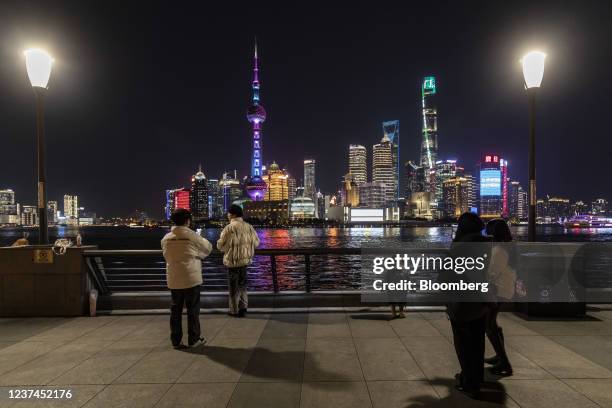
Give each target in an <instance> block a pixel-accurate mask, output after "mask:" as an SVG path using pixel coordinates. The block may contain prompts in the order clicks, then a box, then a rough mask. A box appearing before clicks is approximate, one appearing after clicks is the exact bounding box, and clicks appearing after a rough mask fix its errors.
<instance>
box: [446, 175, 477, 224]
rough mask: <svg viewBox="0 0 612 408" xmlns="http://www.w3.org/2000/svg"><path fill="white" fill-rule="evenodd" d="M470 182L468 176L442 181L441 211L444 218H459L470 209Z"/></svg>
mask: <svg viewBox="0 0 612 408" xmlns="http://www.w3.org/2000/svg"><path fill="white" fill-rule="evenodd" d="M470 188H471V187H470V182H469V180H468V179H467V178H465V177H461V176H457V177H452V178H448V179H445V180H444V181H443V182H442V199H441V200H440V202H441V203H442V206H441V212H442V214H441V215H442V217H443V218H459V216H460V215H461V214H463V213H464V212H467V211H469V209H470V207H469V205H468V202H469V193H470Z"/></svg>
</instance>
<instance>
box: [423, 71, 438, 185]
mask: <svg viewBox="0 0 612 408" xmlns="http://www.w3.org/2000/svg"><path fill="white" fill-rule="evenodd" d="M435 97H436V78H435V77H433V76H428V77H425V78H423V86H422V87H421V104H422V107H423V139H422V142H421V163H420V165H421V167H423V168H424V170H425V175H426V179H427V180H426V186H425V191H431V192H433V191H432V190H433V189H434V188H433V184H434V183H433V181H432V177H433V176H434V174H433V173H432V170H433V169H434V167H435V164H436V161H437V160H438V111H437V109H436V104H435Z"/></svg>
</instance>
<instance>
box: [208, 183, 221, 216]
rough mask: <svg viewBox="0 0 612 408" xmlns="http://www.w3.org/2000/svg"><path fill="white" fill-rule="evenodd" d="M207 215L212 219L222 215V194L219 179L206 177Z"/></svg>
mask: <svg viewBox="0 0 612 408" xmlns="http://www.w3.org/2000/svg"><path fill="white" fill-rule="evenodd" d="M208 215H209V217H210V218H212V219H219V218H221V217H222V216H223V196H222V195H221V189H220V186H219V179H213V178H209V179H208Z"/></svg>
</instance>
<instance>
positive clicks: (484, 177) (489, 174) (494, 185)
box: [480, 169, 501, 197]
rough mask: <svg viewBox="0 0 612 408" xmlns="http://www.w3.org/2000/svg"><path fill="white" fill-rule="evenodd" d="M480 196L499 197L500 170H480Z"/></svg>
mask: <svg viewBox="0 0 612 408" xmlns="http://www.w3.org/2000/svg"><path fill="white" fill-rule="evenodd" d="M480 196H481V197H482V196H501V170H499V169H484V170H480Z"/></svg>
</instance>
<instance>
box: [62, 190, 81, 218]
mask: <svg viewBox="0 0 612 408" xmlns="http://www.w3.org/2000/svg"><path fill="white" fill-rule="evenodd" d="M64 217H65V218H66V222H67V223H68V224H70V222H71V220H77V219H78V218H79V197H78V196H75V195H68V194H66V195H64Z"/></svg>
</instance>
